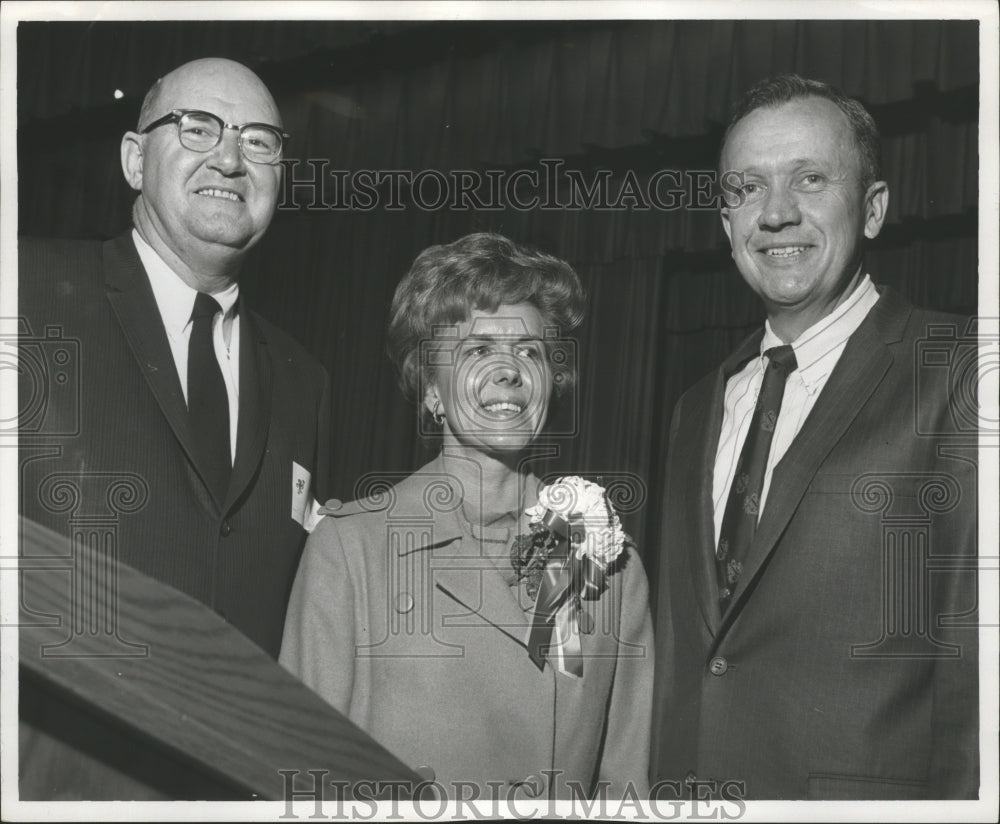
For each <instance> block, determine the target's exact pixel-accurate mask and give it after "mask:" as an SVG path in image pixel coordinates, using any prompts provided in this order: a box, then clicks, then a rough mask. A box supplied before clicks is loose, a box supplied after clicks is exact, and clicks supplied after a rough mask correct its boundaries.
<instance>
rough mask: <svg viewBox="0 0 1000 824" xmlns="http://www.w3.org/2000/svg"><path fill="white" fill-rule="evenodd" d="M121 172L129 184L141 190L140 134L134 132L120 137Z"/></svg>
mask: <svg viewBox="0 0 1000 824" xmlns="http://www.w3.org/2000/svg"><path fill="white" fill-rule="evenodd" d="M122 173H123V174H124V175H125V181H126V182H127V183H128V185H129V186H131V187H132V188H133V189H135V190H136V191H137V192H141V191H142V135H140V134H136V133H135V132H125V136H124V137H122Z"/></svg>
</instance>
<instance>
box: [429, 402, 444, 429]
mask: <svg viewBox="0 0 1000 824" xmlns="http://www.w3.org/2000/svg"><path fill="white" fill-rule="evenodd" d="M431 417H432V418H434V423H436V424H437V425H438V426H444V414H443V413H442V412H441V401H434V411H433V412H431Z"/></svg>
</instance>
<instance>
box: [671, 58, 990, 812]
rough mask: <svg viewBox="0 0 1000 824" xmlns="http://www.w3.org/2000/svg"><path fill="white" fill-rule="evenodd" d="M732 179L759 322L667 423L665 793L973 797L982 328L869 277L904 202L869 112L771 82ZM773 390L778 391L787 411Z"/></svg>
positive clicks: (801, 85) (805, 86)
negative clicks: (874, 247)
mask: <svg viewBox="0 0 1000 824" xmlns="http://www.w3.org/2000/svg"><path fill="white" fill-rule="evenodd" d="M720 168H721V170H722V175H723V177H722V187H723V189H724V190H726V205H725V207H724V208H723V209H722V220H723V224H724V226H725V230H726V233H727V235H728V236H729V239H730V241H731V244H732V249H733V258H734V260H735V261H736V264H737V267H738V268H739V270H740V273H741V274H742V275H743V277H744V279H745V280H746V281H747V282H748V283H749V284H750V286H751V287H752V288H753V289H754V291H755V292H756V293H757V294H758V295H759V296H760V298H761V299H762V301H763V302H764V306H765V308H766V311H767V323H766V326H765V328H764V329H762V330H759V331H758V332H757V333H755V334H754V335H753V336H751V337H750V338H749V339H748V340H747V341H746V342H745V343H744V344H743V345H742V346H741V347H740V349H739V350H738V351H737V352H735V353H734V354H733V355H732V356H731V357H730V358H728V359H727V360H726V362H725V363H723V364H722V366H721V367H720V368H719V369H718V370H717V371H716V372H714V373H712V374H710V375H708V376H707V377H706V378H704V379H703V380H702V381H700V382H699V383H697V384H696V385H695V386H694V387H693V388H692V389H690V390H689V391H688V392H687V393H685V395H684V396H683V397H682V398H681V399H680V401H679V402H678V404H677V407H676V409H675V410H674V415H673V419H672V424H671V433H670V448H669V456H668V471H667V485H666V502H665V508H666V509H665V516H666V528H665V532H664V539H663V553H664V554H663V557H662V565H661V570H662V572H661V578H660V586H659V593H658V601H657V610H656V612H657V619H656V642H657V652H656V658H657V673H656V688H655V697H654V713H655V718H654V727H653V735H652V740H653V745H652V747H653V751H652V775H651V780H652V782H653V783H654V793H656V794H657V795H658V796H659V797H661V798H667V797H676V796H677V795H678V794H681V795H687V794H688V793H691V794H693V795H695V796H696V797H702V798H707V797H709V796H712V795H715V796H721V797H723V798H730V799H732V798H736V797H743V798H748V799H920V798H936V799H956V798H976V797H977V796H978V790H979V775H978V760H979V745H978V708H979V698H978V655H977V649H978V648H977V631H976V621H977V614H976V607H977V597H976V575H975V568H976V516H977V501H976V493H977V486H976V456H977V451H976V415H977V411H976V407H975V380H976V372H975V361H976V354H975V352H976V342H975V339H974V337H973V338H971V339H970V337H969V336H970V334H971V330H970V327H969V325H968V321H967V319H964V318H960V317H958V316H953V315H946V314H941V313H932V312H925V311H921V310H918V309H915V308H913V307H912V306H911V305H910V304H909V303H908V302H907V301H906V300H905V299H904V298H903V297H901V296H900V295H898V294H896V293H894V292H893V291H892V290H891V289H887V288H882V287H877V286H875V285H874V284H872V282H871V281H870V279H869V278H868V276H867V274H866V273H865V269H864V266H863V255H862V248H863V244H864V241H865V238H874V237H875V236H876V235H877V234H878V232H879V230H880V229H881V225H882V221H883V219H884V216H885V210H886V205H887V202H888V187H887V184H886V183H885V182H884V181H881V180H879V179H878V178H879V170H878V133H877V131H876V128H875V124H874V122H873V121H872V119H871V117H870V115H869V114H868V113H867V112H866V111H865V110H864V108H863V107H862V106H861V105H860V104H859V103H857V102H856V101H853V100H850V99H849V98H845V97H844V96H843V95H841V94H840V93H839V92H838V91H837V90H835V89H833V88H831V87H829V86H827V85H826V84H822V83H817V82H815V81H809V80H804V79H802V78H799V77H795V76H785V77H779V78H774V79H772V80H768V81H764V82H762V83H761V84H759V85H758V86H757V87H755V88H754V89H752V90H751V91H750V92H749V93H748V94H747V96H746V97H745V98H744V100H743V102H742V103H741V104H740V105H739V106H738V108H737V111H736V114H735V116H734V117H733V119H732V120H731V121H730V125H729V129H728V130H727V132H726V136H725V139H724V142H723V149H722V157H721V163H720ZM788 344H790V345H791V353H790V354H793V355H794V356H795V357H794V359H789V357H788V355H789V352H788V346H787V345H788ZM778 347H780V349H779V348H778ZM767 370H777V371H778V372H779V373H780V374H781V375H787V377H786V378H781V379H779V381H778V383H777V384H774V383H773V382H772V383H771V384H769V385H770V386H774V385H779V386H780V385H781V384H782V381H783V397H779V399H778V403H777V405H774V404H772V405H771V406H770V407H769V406H768V404H769V403H770V402H771V401H773V400H774V396H773V395H772V394H771V390H770V389H769V390H767V392H766V393H765V391H764V390H762V389H761V387H762V386H763V385H764V383H765V380H770V379H767V378H765V376H764V374H763V373H764V372H765V371H767ZM781 391H782V390H779V395H780V392H781ZM765 394H768V397H769V398H770V400H765V399H764V395H765ZM758 396H760V398H761V400H760V401H758V400H757V398H758ZM970 398H971V401H970ZM758 407H760V410H759V411H758ZM751 429H755V430H757V431H756V433H752V432H751ZM748 433H749V434H748ZM765 433H766V436H765ZM751 434H752V435H753V438H754V443H755V444H764V446H763V447H760V450H761V451H760V452H758V455H757V457H756V458H753V457H750V456H749V453H750V451H751V449H750V448H748V449H747V450H746V451H744V447H745V446H746V444H747V441H748V440H749V438H750V435H751ZM758 458H759V460H758ZM751 465H757V466H759V468H760V471H761V472H763V473H764V474H763V479H762V481H761V482H760V483H758V484H757V485H756V487H755V482H754V480H753V477H754V475H753V472H752V471H751V470H750V469H749V468H748V467H749V466H751ZM731 501H735V503H734V504H733V506H732V508H731V509H732V514H730V511H728V510H729V509H730V507H729V504H730V502H731ZM747 518H748V519H749V520H743V519H747ZM740 524H744V525H749V530H748V531H745V532H743V533H741V532H740V531H739V530H740V529H742V528H743V527H741V526H739V525H740ZM740 534H745V535H746V539H745V540H744V539H743V538H739V537H738V536H739V535H740ZM737 546H740V547H742V548H743V552H742V553H741V554H737V549H736V548H737ZM657 785H658V786H657Z"/></svg>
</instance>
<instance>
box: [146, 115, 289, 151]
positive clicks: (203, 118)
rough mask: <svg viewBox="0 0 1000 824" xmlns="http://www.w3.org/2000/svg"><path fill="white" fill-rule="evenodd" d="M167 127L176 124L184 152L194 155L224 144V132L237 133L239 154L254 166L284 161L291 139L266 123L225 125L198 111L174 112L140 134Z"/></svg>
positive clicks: (156, 121)
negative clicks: (190, 152)
mask: <svg viewBox="0 0 1000 824" xmlns="http://www.w3.org/2000/svg"><path fill="white" fill-rule="evenodd" d="M166 123H176V124H177V137H178V138H179V139H180V141H181V145H182V146H183V147H184V148H185V149H190V150H191V151H192V152H210V151H212V149H214V148H215V147H216V146H218V145H219V141H220V140H222V132H223V130H225V129H235V130H236V131H238V132H239V133H240V151H241V152H242V153H243V157H245V158H246V159H247V160H249V161H251V162H253V163H274V162H276V161H277V160H278V158H279V157H281V150H282V149H283V148H284V146H285V141H286V140H290V139H291V135H287V134H285V133H284V132H283V131H281V130H280V129H278V128H277V127H276V126H269V125H268V124H267V123H244V124H243V125H242V126H237V125H236V124H235V123H226V121H224V120H223V119H222V118H221V117H219V116H218V115H214V114H212V113H211V112H202V111H198V110H197V109H174V110H173V111H172V112H170V114H165V115H164V116H163V117H161V118H160V119H159V120H154V121H153V122H152V123H150V124H149V125H148V126H147V127H146V128H145V129H143V130H142V131H141V132H140V134H149V133H150V132H151V131H153V129H157V128H159V127H160V126H163V125H164V124H166Z"/></svg>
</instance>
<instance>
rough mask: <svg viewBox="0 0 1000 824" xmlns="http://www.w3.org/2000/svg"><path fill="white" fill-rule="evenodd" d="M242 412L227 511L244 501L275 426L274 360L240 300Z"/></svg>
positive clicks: (226, 503)
mask: <svg viewBox="0 0 1000 824" xmlns="http://www.w3.org/2000/svg"><path fill="white" fill-rule="evenodd" d="M239 316H240V355H239V357H240V405H239V408H240V412H239V421H238V423H237V428H236V460H235V461H234V463H233V474H232V478H231V480H230V482H229V492H228V493H227V495H226V501H225V506H224V511H226V512H228V511H229V510H230V509H231V508H232V506H233V504H234V503H236V501H238V500H239V499H240V497H241V496H242V495H243V493H244V491H245V490H246V488H247V486H248V485H249V484H250V481H251V480H252V479H253V476H254V474H255V473H256V471H257V467H258V465H259V464H260V460H261V456H262V455H263V454H264V445H265V444H266V443H267V434H268V429H269V427H270V423H271V358H270V353H269V350H268V346H267V339H266V338H265V337H264V334H263V332H262V331H261V329H260V326H259V324H258V323H257V322H256V321H255V320H254V317H253V314H252V313H251V312H250V311H249V310H248V309H247V308H246V305H245V303H244V301H243V300H242V299H241V300H240V307H239Z"/></svg>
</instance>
